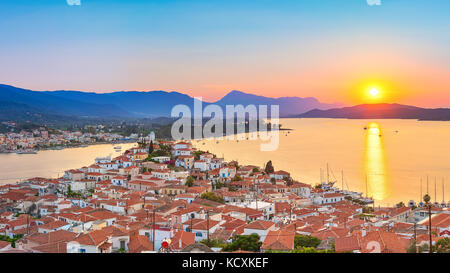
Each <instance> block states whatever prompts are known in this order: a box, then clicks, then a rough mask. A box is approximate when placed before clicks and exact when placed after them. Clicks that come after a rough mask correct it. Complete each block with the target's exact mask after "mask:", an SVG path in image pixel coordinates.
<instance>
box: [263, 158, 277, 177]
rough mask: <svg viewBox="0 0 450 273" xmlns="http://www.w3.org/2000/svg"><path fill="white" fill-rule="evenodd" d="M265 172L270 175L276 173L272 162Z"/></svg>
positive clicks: (268, 163)
mask: <svg viewBox="0 0 450 273" xmlns="http://www.w3.org/2000/svg"><path fill="white" fill-rule="evenodd" d="M264 171H265V172H266V173H267V174H270V173H274V172H275V169H274V167H273V165H272V160H269V162H267V164H266V168H265V169H264Z"/></svg>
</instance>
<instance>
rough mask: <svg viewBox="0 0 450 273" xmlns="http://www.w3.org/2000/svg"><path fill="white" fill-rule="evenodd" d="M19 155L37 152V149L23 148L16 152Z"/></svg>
mask: <svg viewBox="0 0 450 273" xmlns="http://www.w3.org/2000/svg"><path fill="white" fill-rule="evenodd" d="M16 154H18V155H28V154H37V151H34V150H23V151H18V152H16Z"/></svg>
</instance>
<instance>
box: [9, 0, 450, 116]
mask: <svg viewBox="0 0 450 273" xmlns="http://www.w3.org/2000/svg"><path fill="white" fill-rule="evenodd" d="M70 1H74V0H70ZM70 1H69V2H70ZM1 2H2V3H1V6H0V83H3V84H11V85H15V86H18V87H22V88H27V89H32V90H81V91H90V92H112V91H123V90H125V91H127V90H138V91H150V90H166V91H179V92H182V93H186V94H189V95H192V96H197V97H203V99H204V100H206V101H215V100H217V99H220V98H221V97H223V96H224V95H226V93H228V92H229V91H231V90H240V91H245V92H249V93H253V94H258V95H263V96H270V97H284V96H299V97H316V98H318V99H319V100H320V101H323V102H327V103H335V102H338V103H343V104H348V105H352V104H359V103H376V102H389V103H393V102H395V103H402V104H411V105H417V106H423V107H450V77H449V75H450V16H448V12H449V11H450V1H448V0H381V5H379V6H376V5H372V6H371V5H369V4H368V3H367V0H320V1H317V0H221V1H219V0H148V1H144V0H126V1H125V0H123V1H118V0H81V5H79V6H77V5H72V6H71V5H68V3H67V0H39V1H34V0H2V1H1ZM372 89H377V90H378V91H379V92H378V93H377V96H369V95H368V94H369V93H370V92H369V91H370V90H372Z"/></svg>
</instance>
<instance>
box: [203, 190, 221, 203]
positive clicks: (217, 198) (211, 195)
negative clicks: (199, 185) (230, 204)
mask: <svg viewBox="0 0 450 273" xmlns="http://www.w3.org/2000/svg"><path fill="white" fill-rule="evenodd" d="M200 198H201V199H205V200H210V201H214V202H218V203H222V204H223V203H225V201H224V200H223V198H222V197H220V196H218V195H216V194H215V193H214V192H205V193H203V194H202V195H201V196H200Z"/></svg>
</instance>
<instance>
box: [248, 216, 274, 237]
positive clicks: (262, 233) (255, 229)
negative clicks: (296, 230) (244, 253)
mask: <svg viewBox="0 0 450 273" xmlns="http://www.w3.org/2000/svg"><path fill="white" fill-rule="evenodd" d="M275 230H277V228H276V226H275V223H274V222H271V221H264V220H258V221H255V222H251V223H250V224H247V225H246V226H245V227H244V233H243V234H244V235H251V234H253V233H255V234H258V235H259V237H260V241H261V242H264V240H265V239H266V235H267V234H268V233H269V231H275Z"/></svg>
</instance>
